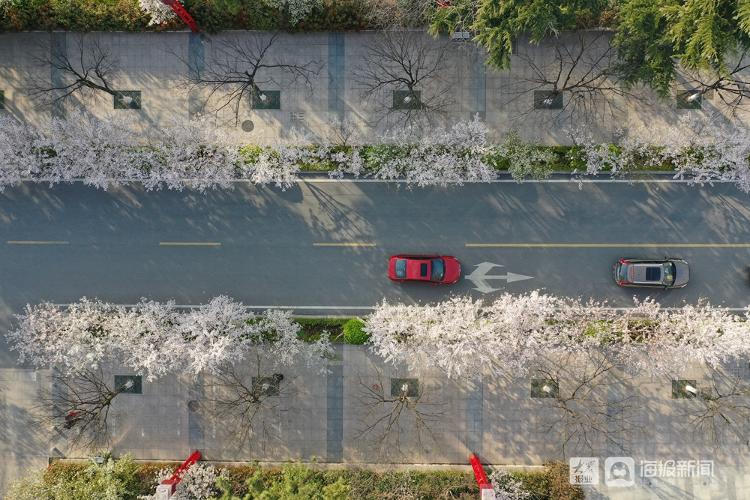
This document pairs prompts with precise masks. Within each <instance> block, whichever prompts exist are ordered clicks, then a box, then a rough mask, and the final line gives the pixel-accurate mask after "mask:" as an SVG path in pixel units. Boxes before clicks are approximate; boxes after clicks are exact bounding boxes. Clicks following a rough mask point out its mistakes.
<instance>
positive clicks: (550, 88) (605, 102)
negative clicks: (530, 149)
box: [506, 32, 637, 122]
mask: <svg viewBox="0 0 750 500" xmlns="http://www.w3.org/2000/svg"><path fill="white" fill-rule="evenodd" d="M573 36H574V38H573V41H572V42H570V43H566V42H562V41H559V42H558V41H557V40H556V41H555V43H554V44H552V47H551V50H552V57H551V58H544V55H542V56H540V55H539V53H538V51H523V50H519V52H518V53H517V54H516V58H518V59H519V60H520V62H521V63H522V64H523V65H525V69H527V70H528V72H522V73H520V74H514V75H513V81H512V82H511V83H510V84H509V87H508V91H507V92H508V94H509V95H510V96H511V97H510V99H509V100H508V102H507V103H506V104H511V103H514V102H519V101H520V102H521V103H522V105H521V108H522V109H521V111H520V113H519V115H518V116H525V115H527V114H528V113H530V112H531V111H533V110H534V109H548V110H549V112H550V115H549V116H550V118H551V120H552V121H553V122H560V121H562V120H564V119H569V120H570V121H571V122H592V121H595V120H599V119H602V118H604V117H607V116H610V117H611V116H614V115H615V113H616V112H618V111H621V107H620V101H623V100H625V99H636V98H637V95H636V94H635V93H633V92H631V91H630V90H628V89H626V88H625V87H624V86H622V85H620V83H619V80H618V77H617V71H616V63H617V59H616V51H615V50H614V48H613V47H612V46H611V45H610V43H609V38H610V34H609V33H606V32H599V33H592V32H576V33H575V34H574V35H573ZM539 59H543V60H542V61H541V62H540V61H539ZM517 66H518V65H515V63H514V67H517ZM537 91H538V92H537Z"/></svg>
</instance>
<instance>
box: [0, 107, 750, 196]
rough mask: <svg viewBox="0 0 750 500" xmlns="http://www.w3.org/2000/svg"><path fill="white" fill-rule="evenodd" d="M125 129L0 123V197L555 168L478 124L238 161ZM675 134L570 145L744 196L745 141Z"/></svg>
mask: <svg viewBox="0 0 750 500" xmlns="http://www.w3.org/2000/svg"><path fill="white" fill-rule="evenodd" d="M136 125H137V124H136V123H135V121H134V120H133V118H132V117H131V118H118V119H117V120H114V119H104V120H102V119H98V118H95V117H93V116H90V115H86V114H84V113H81V112H77V113H72V114H71V116H70V117H69V118H68V119H67V120H60V119H54V120H52V122H51V124H50V125H49V127H48V128H46V129H43V130H38V129H35V128H33V127H29V126H27V125H24V124H22V123H19V122H17V121H16V120H14V119H13V118H10V117H8V116H0V159H2V161H0V190H2V189H3V188H4V187H6V186H9V185H15V184H18V183H20V182H22V181H25V180H30V181H37V182H49V183H50V184H55V183H59V182H72V181H81V182H83V183H84V184H87V185H90V186H94V187H97V188H100V189H107V188H108V187H110V186H112V185H117V184H120V183H125V182H140V183H142V184H143V186H144V187H145V188H146V189H147V190H155V189H174V190H181V189H184V188H189V189H195V190H198V191H201V192H202V191H204V190H206V189H210V188H215V187H221V188H227V187H231V186H232V182H233V181H237V180H246V181H250V182H253V183H255V184H259V185H267V184H272V185H275V186H276V187H279V188H281V189H287V188H289V187H291V186H292V185H293V184H294V183H295V182H296V181H297V180H298V179H299V178H300V173H301V171H302V170H303V167H304V168H309V167H311V166H312V167H314V169H317V170H323V171H327V172H328V175H329V176H330V177H332V178H342V177H344V176H345V175H348V176H352V177H372V178H376V179H389V180H399V181H403V182H405V183H407V184H409V185H416V186H419V187H425V186H434V185H438V186H445V185H448V184H462V183H464V182H488V181H492V180H494V179H496V177H497V171H496V167H507V169H508V172H509V173H510V174H511V176H512V177H513V178H514V179H516V180H523V179H526V178H545V177H548V176H549V174H550V173H551V172H552V168H553V165H554V162H555V161H556V155H555V153H553V152H552V151H551V150H550V149H548V148H544V147H541V146H539V145H534V144H528V143H524V142H523V141H521V140H520V138H519V137H518V135H516V134H513V133H511V134H509V135H508V137H507V138H506V140H505V141H504V142H503V143H502V144H500V145H498V146H492V145H491V144H489V143H488V142H487V127H486V125H485V124H484V123H483V122H481V121H480V120H479V119H478V118H477V117H475V118H474V119H473V120H472V121H468V122H460V123H456V124H455V125H453V127H451V128H450V129H446V130H441V129H433V130H431V131H430V132H429V133H427V134H425V135H423V136H421V137H420V138H418V139H414V138H413V137H414V136H412V135H409V134H405V133H403V130H399V131H392V132H390V133H388V134H385V135H383V136H381V137H379V138H378V141H377V142H376V144H374V145H361V144H356V145H355V144H348V143H347V144H342V143H341V142H339V141H334V143H328V142H323V143H313V142H312V141H310V139H309V138H302V139H301V141H302V142H300V143H298V144H291V145H283V144H279V145H276V146H272V147H264V148H257V147H256V149H253V148H250V149H253V152H252V153H251V154H248V153H243V152H242V148H241V147H240V146H239V144H241V143H242V138H241V137H240V136H239V135H238V134H237V133H236V132H233V131H232V130H231V129H226V128H222V127H218V126H217V125H216V124H215V123H213V122H212V121H211V120H208V119H207V118H202V117H199V118H196V119H193V120H188V121H180V122H175V123H173V124H172V125H170V126H168V127H164V128H162V129H157V130H154V131H150V132H149V134H143V133H140V132H137V126H136ZM680 130H682V127H680V128H679V130H677V131H674V130H673V131H671V132H665V133H663V134H655V136H658V137H661V138H662V139H663V140H664V141H665V142H664V143H662V145H658V144H654V143H652V142H649V141H647V140H645V139H644V138H643V137H642V136H641V135H638V134H636V133H631V134H629V135H628V136H626V137H623V138H622V139H621V140H620V141H619V142H618V143H617V144H608V143H596V142H595V141H593V140H592V139H591V137H590V135H587V134H586V133H585V132H580V131H578V132H576V134H575V135H574V136H573V138H574V141H575V143H576V146H577V147H576V148H575V151H576V154H577V155H578V157H579V160H581V161H583V162H584V163H585V173H586V174H588V175H597V174H599V173H601V172H603V171H608V172H610V173H611V174H612V175H617V174H624V173H627V172H629V171H632V170H633V169H635V168H647V169H656V170H663V169H665V168H670V167H673V168H674V171H675V174H674V175H675V177H676V178H679V179H687V180H689V181H690V182H692V183H695V184H703V183H711V182H713V181H725V182H732V183H734V184H736V185H737V186H738V187H739V188H740V189H742V190H743V191H748V192H750V164H748V156H749V155H750V134H746V133H744V132H742V131H740V130H733V129H726V130H724V129H721V130H719V128H718V127H713V128H712V127H703V128H702V129H700V130H698V129H696V131H694V132H691V133H684V132H681V131H680ZM344 132H346V131H344ZM347 141H348V139H347ZM665 144H666V145H665Z"/></svg>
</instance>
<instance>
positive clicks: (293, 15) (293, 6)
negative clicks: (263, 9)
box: [263, 0, 323, 25]
mask: <svg viewBox="0 0 750 500" xmlns="http://www.w3.org/2000/svg"><path fill="white" fill-rule="evenodd" d="M263 1H264V2H265V3H266V4H267V5H269V6H271V7H274V8H276V9H279V10H283V11H286V12H288V13H289V22H290V23H291V24H292V25H294V24H297V23H298V22H300V21H301V20H302V19H303V18H304V17H306V16H307V15H308V14H310V12H312V10H313V9H315V8H316V7H319V6H321V5H323V1H322V0H263Z"/></svg>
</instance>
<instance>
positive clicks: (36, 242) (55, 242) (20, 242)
mask: <svg viewBox="0 0 750 500" xmlns="http://www.w3.org/2000/svg"><path fill="white" fill-rule="evenodd" d="M5 243H7V244H8V245H70V242H69V241H64V240H8V241H6V242H5Z"/></svg>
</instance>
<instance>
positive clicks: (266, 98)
mask: <svg viewBox="0 0 750 500" xmlns="http://www.w3.org/2000/svg"><path fill="white" fill-rule="evenodd" d="M253 109H281V91H280V90H261V91H260V93H257V94H256V93H253Z"/></svg>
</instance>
